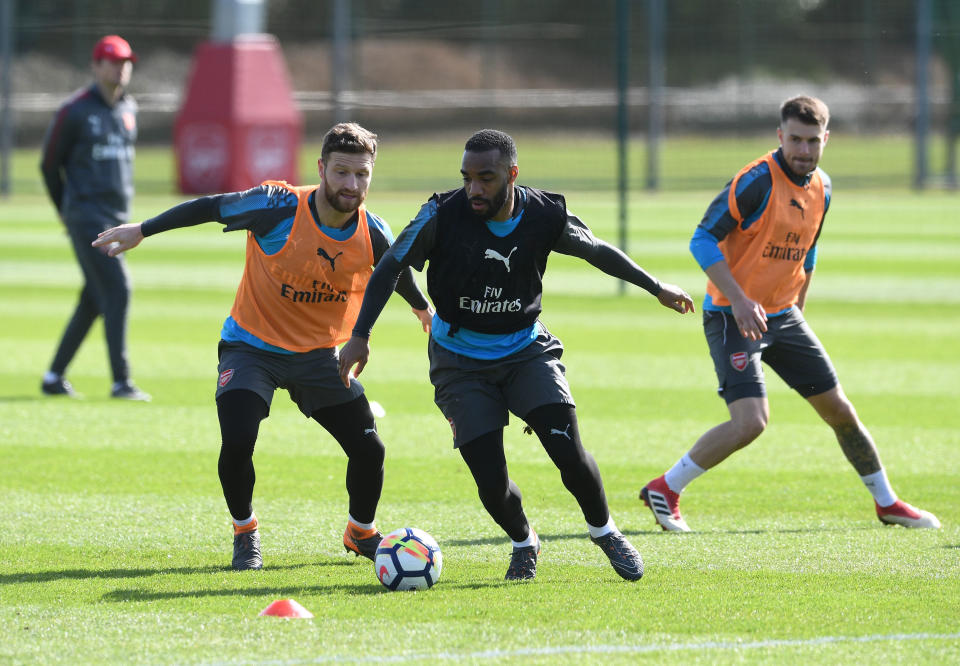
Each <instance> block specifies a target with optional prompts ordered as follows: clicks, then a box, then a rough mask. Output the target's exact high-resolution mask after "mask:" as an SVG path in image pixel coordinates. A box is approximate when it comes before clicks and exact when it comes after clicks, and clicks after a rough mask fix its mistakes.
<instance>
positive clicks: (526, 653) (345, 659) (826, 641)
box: [210, 632, 960, 666]
mask: <svg viewBox="0 0 960 666" xmlns="http://www.w3.org/2000/svg"><path fill="white" fill-rule="evenodd" d="M957 639H960V632H954V633H949V634H931V633H919V634H875V635H871V636H820V637H818V638H799V639H774V640H767V641H748V642H740V641H705V642H703V643H660V644H653V645H569V646H563V645H561V646H557V647H542V648H522V649H517V650H481V651H478V652H421V653H417V654H409V655H371V656H364V657H357V656H351V655H329V656H318V657H313V658H311V659H290V660H279V661H260V660H257V661H256V662H234V661H230V662H210V663H211V664H238V663H239V664H244V663H257V664H271V665H276V666H288V665H292V664H358V663H364V664H366V663H373V664H396V663H403V662H407V661H419V662H426V661H437V660H444V661H461V660H476V659H509V658H513V657H540V656H551V655H567V654H571V655H576V654H584V655H586V654H650V653H655V652H679V651H683V650H692V651H704V652H705V651H708V650H763V649H769V648H783V647H786V648H790V647H817V646H820V645H831V644H838V643H876V642H882V641H890V642H899V641H941V640H957Z"/></svg>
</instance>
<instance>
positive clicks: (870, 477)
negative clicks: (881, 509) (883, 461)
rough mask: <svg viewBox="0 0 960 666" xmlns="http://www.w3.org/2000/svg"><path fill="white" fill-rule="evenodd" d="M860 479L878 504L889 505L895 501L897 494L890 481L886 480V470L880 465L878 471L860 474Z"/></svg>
mask: <svg viewBox="0 0 960 666" xmlns="http://www.w3.org/2000/svg"><path fill="white" fill-rule="evenodd" d="M860 480H861V481H863V485H865V486H866V487H867V490H869V491H870V494H871V495H873V499H874V500H875V501H876V503H877V504H879V505H880V506H890V505H891V504H893V503H894V502H896V501H897V494H896V493H895V492H893V488H892V487H891V486H890V481H888V480H887V472H886V470H884V469H883V468H882V467H881V468H880V471H879V472H874V473H873V474H867V475H866V476H861V477H860Z"/></svg>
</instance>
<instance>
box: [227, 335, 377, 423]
mask: <svg viewBox="0 0 960 666" xmlns="http://www.w3.org/2000/svg"><path fill="white" fill-rule="evenodd" d="M217 353H218V355H219V357H220V366H219V367H218V378H217V397H218V398H219V397H220V396H221V395H222V394H223V393H226V392H227V391H233V390H236V389H246V390H248V391H253V392H254V393H256V394H257V395H259V396H260V397H261V398H263V401H264V402H265V403H267V409H268V410H269V408H270V403H271V401H272V400H273V393H274V391H276V390H277V389H278V388H284V389H287V392H288V393H289V394H290V399H291V400H293V402H294V403H295V404H296V405H297V407H299V408H300V411H301V412H303V414H304V416H307V417H309V416H310V415H311V414H313V413H314V412H315V411H316V410H318V409H320V408H321V407H333V406H335V405H342V404H343V403H345V402H350V401H351V400H354V399H356V398H359V397H360V396H361V395H363V386H361V384H360V382H358V381H357V380H356V379H352V378H351V380H350V388H347V387H345V386H344V385H343V382H342V381H341V380H340V369H339V367H338V366H339V358H338V355H337V349H336V348H335V347H334V348H330V349H314V350H313V351H308V352H303V353H300V354H278V353H276V352H270V351H266V350H263V349H257V348H256V347H252V346H250V345H248V344H245V343H243V342H226V341H224V340H221V341H220V345H219V346H218V347H217Z"/></svg>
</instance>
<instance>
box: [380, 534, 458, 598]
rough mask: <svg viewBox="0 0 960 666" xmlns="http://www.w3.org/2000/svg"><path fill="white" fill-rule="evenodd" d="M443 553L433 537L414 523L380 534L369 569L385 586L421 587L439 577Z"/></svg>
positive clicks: (395, 588) (426, 586) (411, 588)
mask: <svg viewBox="0 0 960 666" xmlns="http://www.w3.org/2000/svg"><path fill="white" fill-rule="evenodd" d="M442 568H443V555H441V554H440V546H438V545H437V542H436V541H434V540H433V537H432V536H430V535H429V534H427V533H426V532H424V531H423V530H420V529H417V528H416V527H401V528H400V529H398V530H394V531H393V532H390V534H387V535H386V536H384V537H383V541H381V542H380V545H379V546H378V547H377V556H376V558H375V559H374V561H373V571H374V573H376V574H377V579H378V580H379V581H380V582H381V583H383V584H384V586H386V588H387V589H389V590H425V589H427V588H428V587H432V586H433V584H434V583H436V582H437V579H438V578H440V570H441V569H442Z"/></svg>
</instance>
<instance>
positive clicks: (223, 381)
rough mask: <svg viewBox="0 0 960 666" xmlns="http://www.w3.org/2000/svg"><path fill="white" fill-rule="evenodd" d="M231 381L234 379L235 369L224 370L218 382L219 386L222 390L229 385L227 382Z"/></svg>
mask: <svg viewBox="0 0 960 666" xmlns="http://www.w3.org/2000/svg"><path fill="white" fill-rule="evenodd" d="M231 379H233V368H230V369H229V370H224V371H223V372H221V373H220V379H218V380H217V386H219V387H220V388H223V387H224V386H226V385H227V382H229V381H230V380H231Z"/></svg>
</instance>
